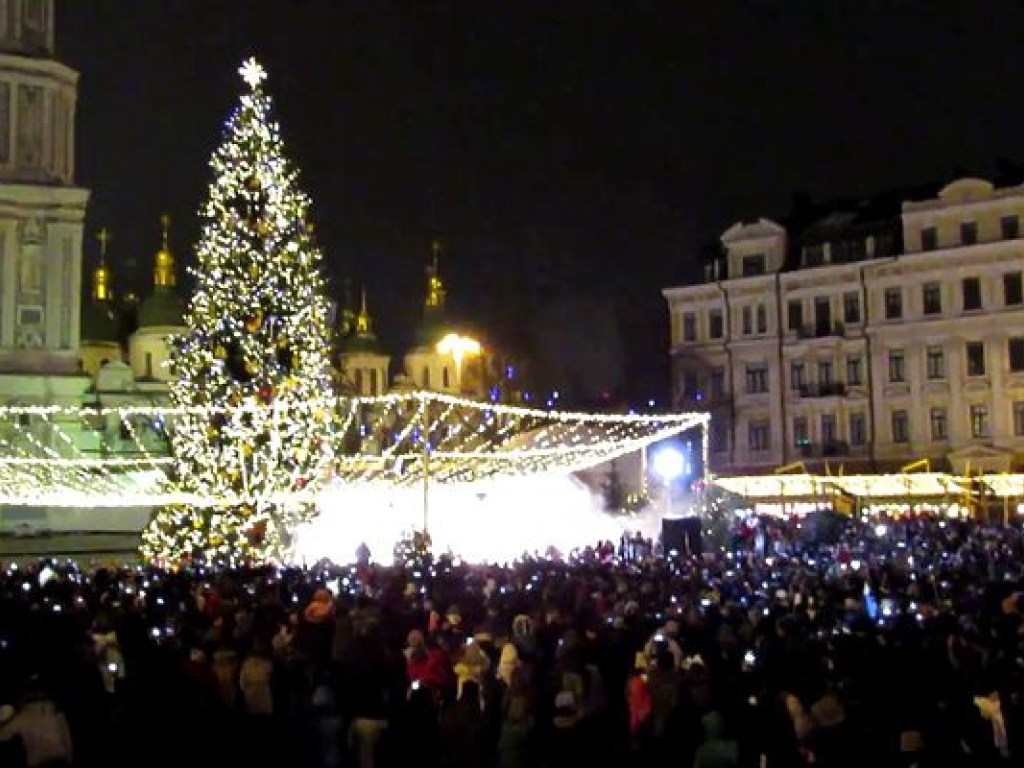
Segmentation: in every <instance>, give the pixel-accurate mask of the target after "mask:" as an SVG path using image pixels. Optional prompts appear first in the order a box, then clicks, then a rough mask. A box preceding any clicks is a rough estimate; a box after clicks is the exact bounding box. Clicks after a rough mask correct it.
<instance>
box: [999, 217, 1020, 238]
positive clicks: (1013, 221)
mask: <svg viewBox="0 0 1024 768" xmlns="http://www.w3.org/2000/svg"><path fill="white" fill-rule="evenodd" d="M999 230H1000V231H1001V232H1002V234H1003V240H1016V239H1017V238H1018V237H1020V219H1018V218H1017V217H1016V216H1014V215H1012V214H1009V215H1007V216H1003V217H1002V218H1001V219H999Z"/></svg>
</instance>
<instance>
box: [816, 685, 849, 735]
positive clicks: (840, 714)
mask: <svg viewBox="0 0 1024 768" xmlns="http://www.w3.org/2000/svg"><path fill="white" fill-rule="evenodd" d="M811 718H813V720H814V722H815V723H817V724H818V725H819V726H821V727H822V728H831V727H832V726H834V725H839V724H840V723H842V722H843V720H845V719H846V712H845V711H844V710H843V705H842V704H841V703H840V701H839V699H837V698H836V697H835V696H833V695H832V694H831V693H826V694H825V695H824V696H822V697H821V698H820V699H818V700H817V701H816V702H815V703H814V706H812V707H811Z"/></svg>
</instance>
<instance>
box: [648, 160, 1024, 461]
mask: <svg viewBox="0 0 1024 768" xmlns="http://www.w3.org/2000/svg"><path fill="white" fill-rule="evenodd" d="M901 214H902V215H900V214H896V216H898V217H899V221H900V223H901V225H902V229H903V232H902V236H903V240H904V242H905V243H906V244H907V246H906V249H905V252H904V253H902V254H897V255H894V256H884V257H882V256H876V255H874V253H873V249H872V247H871V244H870V243H869V244H868V246H867V247H865V248H864V254H865V257H864V258H863V259H862V260H861V261H858V262H853V263H831V264H830V263H825V264H823V265H822V266H816V267H803V268H801V267H799V266H796V265H797V264H799V260H794V259H792V258H791V259H790V261H789V263H788V265H787V267H788V268H781V267H782V264H783V262H781V261H780V260H779V259H778V258H777V256H772V255H771V254H773V253H777V252H778V248H779V247H781V246H780V244H781V243H782V242H783V241H784V238H785V237H786V235H785V234H783V233H782V232H780V231H775V236H774V237H775V239H774V240H772V239H771V238H770V237H768V236H767V235H766V233H769V232H771V231H772V227H771V226H769V223H766V222H765V221H764V220H762V221H760V222H757V223H756V224H752V225H736V226H734V227H732V228H730V229H729V230H728V231H727V232H726V233H725V235H723V237H722V242H723V246H724V248H725V251H726V263H727V265H728V269H729V272H728V274H729V277H728V278H727V279H722V280H715V281H709V282H706V283H703V284H700V285H694V286H682V287H674V288H668V289H666V290H665V291H664V295H665V298H666V300H667V302H668V306H669V317H670V324H671V345H672V346H671V354H672V358H673V377H674V380H673V392H674V398H675V402H676V404H677V406H679V407H681V408H685V409H693V408H700V407H703V408H705V409H708V410H711V412H712V414H713V418H714V420H715V421H716V422H718V424H716V425H714V426H713V428H712V451H713V453H712V456H713V464H714V466H715V467H716V469H717V471H719V472H730V471H737V472H739V471H747V470H762V471H768V470H770V469H772V468H775V467H778V466H781V465H784V464H788V463H790V462H793V461H801V460H802V461H807V462H824V461H830V462H832V463H834V464H839V463H847V464H860V465H872V466H888V465H892V464H899V463H901V462H909V461H913V460H916V459H919V458H923V457H927V458H930V459H933V460H935V461H937V462H945V461H948V460H950V459H951V457H953V456H956V455H958V454H963V452H964V451H983V452H985V455H986V456H987V457H988V458H990V459H991V458H992V457H998V456H1002V457H1004V458H1005V461H1004V463H1005V464H1007V466H1008V465H1009V464H1012V463H1014V462H1015V461H1016V462H1019V461H1020V460H1021V458H1022V456H1021V454H1024V295H1022V292H1024V288H1022V285H1021V281H1022V269H1024V239H1022V238H1021V226H1020V222H1022V221H1024V188H1020V187H1014V188H1008V189H1001V190H996V189H993V188H992V185H991V184H988V183H987V182H983V181H978V180H971V179H968V180H960V181H958V182H954V183H953V184H950V185H949V186H948V187H946V188H945V189H944V190H942V192H940V194H939V195H938V197H937V198H935V199H934V200H927V201H906V202H904V203H903V205H902V211H901ZM747 228H749V229H750V230H751V234H750V235H749V236H745V235H744V231H745V229H747ZM780 229H781V228H780ZM922 232H925V234H922ZM751 243H754V244H755V245H754V246H753V248H755V249H756V248H762V249H763V252H764V253H766V254H768V256H767V257H766V262H765V263H766V267H767V268H771V267H772V266H773V265H774V266H775V268H776V271H775V272H771V271H768V272H767V273H766V274H765V275H763V276H756V275H748V276H743V268H744V266H743V265H744V259H746V260H747V261H746V263H747V265H748V266H749V264H750V256H751V253H752V252H753V251H752V246H751ZM737 249H738V250H737ZM773 249H774V250H773ZM824 254H825V261H826V262H827V261H828V255H827V254H828V251H827V249H826V250H825V252H824ZM737 270H739V275H740V276H738V277H736V276H734V275H736V274H737ZM709 276H713V272H712V273H711V275H709ZM723 422H724V427H723Z"/></svg>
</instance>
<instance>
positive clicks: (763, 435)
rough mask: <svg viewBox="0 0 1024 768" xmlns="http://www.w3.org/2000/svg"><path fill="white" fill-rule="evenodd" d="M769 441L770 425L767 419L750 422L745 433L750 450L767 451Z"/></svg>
mask: <svg viewBox="0 0 1024 768" xmlns="http://www.w3.org/2000/svg"><path fill="white" fill-rule="evenodd" d="M770 442H771V427H770V426H769V424H768V422H767V421H754V422H751V423H750V428H749V430H748V433H747V444H748V445H749V446H750V450H751V451H767V450H768V448H769V447H770V446H769V443H770Z"/></svg>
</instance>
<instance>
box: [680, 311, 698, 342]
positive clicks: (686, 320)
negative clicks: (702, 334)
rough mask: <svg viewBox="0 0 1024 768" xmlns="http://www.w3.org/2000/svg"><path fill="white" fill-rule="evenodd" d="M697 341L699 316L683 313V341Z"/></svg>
mask: <svg viewBox="0 0 1024 768" xmlns="http://www.w3.org/2000/svg"><path fill="white" fill-rule="evenodd" d="M696 340H697V316H696V315H695V314H694V313H693V312H685V313H683V341H696Z"/></svg>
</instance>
